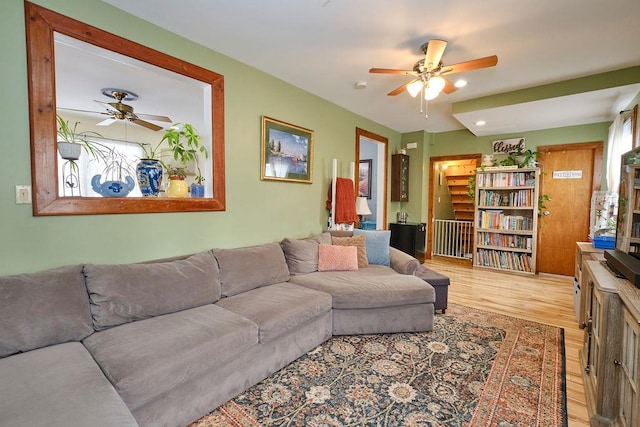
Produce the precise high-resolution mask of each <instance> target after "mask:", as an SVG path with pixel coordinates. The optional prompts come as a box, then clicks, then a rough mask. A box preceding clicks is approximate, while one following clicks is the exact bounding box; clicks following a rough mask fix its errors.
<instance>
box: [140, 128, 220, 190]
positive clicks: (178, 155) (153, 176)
mask: <svg viewBox="0 0 640 427" xmlns="http://www.w3.org/2000/svg"><path fill="white" fill-rule="evenodd" d="M165 142H166V143H167V145H168V146H169V149H170V150H171V151H172V157H173V159H174V160H177V161H178V163H179V164H180V165H182V166H186V164H187V162H189V161H192V160H193V161H195V162H196V167H197V168H198V176H200V177H201V178H202V176H201V175H200V166H199V165H198V154H203V155H204V156H205V158H207V157H208V156H209V153H208V152H207V148H206V147H205V146H203V145H200V136H199V135H198V134H197V132H196V130H195V128H194V127H193V125H191V124H189V123H185V124H181V123H175V124H173V125H172V126H171V127H170V128H168V129H166V130H165V132H164V134H163V136H162V139H161V140H160V141H159V142H158V143H157V144H156V145H155V146H152V145H150V144H140V147H141V148H142V151H143V156H144V157H143V158H142V159H140V163H138V168H137V169H138V183H139V184H140V189H141V190H142V194H143V195H145V196H148V195H153V196H156V195H157V194H158V191H159V189H160V187H161V183H162V168H164V169H167V164H166V163H165V162H164V161H163V160H162V159H160V158H159V157H160V156H159V154H160V153H159V149H160V147H161V145H162V144H163V143H165ZM158 175H159V178H158ZM202 180H204V178H202ZM200 183H202V181H200Z"/></svg>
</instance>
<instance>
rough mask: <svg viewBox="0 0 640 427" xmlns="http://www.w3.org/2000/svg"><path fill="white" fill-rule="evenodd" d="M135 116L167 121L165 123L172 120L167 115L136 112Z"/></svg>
mask: <svg viewBox="0 0 640 427" xmlns="http://www.w3.org/2000/svg"><path fill="white" fill-rule="evenodd" d="M136 116H138V118H139V119H146V120H155V121H157V122H167V123H171V122H172V120H171V119H170V118H169V117H167V116H156V115H154V114H138V113H136Z"/></svg>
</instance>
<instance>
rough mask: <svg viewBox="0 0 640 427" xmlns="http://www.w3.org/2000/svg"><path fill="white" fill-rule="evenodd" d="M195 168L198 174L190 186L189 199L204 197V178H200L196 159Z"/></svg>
mask: <svg viewBox="0 0 640 427" xmlns="http://www.w3.org/2000/svg"><path fill="white" fill-rule="evenodd" d="M196 168H197V169H198V173H197V175H196V177H195V178H194V180H195V182H194V183H193V184H191V197H204V184H202V183H203V182H204V176H202V172H201V171H200V165H199V164H198V160H197V159H196Z"/></svg>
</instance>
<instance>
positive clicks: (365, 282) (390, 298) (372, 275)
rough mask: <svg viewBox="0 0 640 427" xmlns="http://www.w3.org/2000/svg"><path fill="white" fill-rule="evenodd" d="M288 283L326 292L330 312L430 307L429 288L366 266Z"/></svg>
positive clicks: (411, 278)
mask: <svg viewBox="0 0 640 427" xmlns="http://www.w3.org/2000/svg"><path fill="white" fill-rule="evenodd" d="M291 282H292V283H296V284H299V285H301V286H305V287H308V288H311V289H316V290H318V291H322V292H326V293H328V294H331V296H332V297H333V308H334V309H351V308H377V307H392V306H399V305H411V304H423V303H433V302H434V301H435V291H434V289H433V287H432V286H431V285H429V284H428V283H427V282H425V281H424V280H421V279H419V278H417V277H415V276H407V275H404V274H398V273H396V272H395V271H394V270H392V269H391V268H389V267H384V266H381V265H370V266H369V267H366V268H361V269H359V270H358V271H328V272H316V273H310V274H305V275H304V276H295V277H292V278H291Z"/></svg>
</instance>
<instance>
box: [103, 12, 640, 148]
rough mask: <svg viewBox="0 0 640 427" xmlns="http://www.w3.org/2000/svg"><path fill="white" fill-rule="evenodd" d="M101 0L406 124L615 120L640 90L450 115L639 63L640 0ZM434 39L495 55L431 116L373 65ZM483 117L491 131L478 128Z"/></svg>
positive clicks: (439, 127)
mask: <svg viewBox="0 0 640 427" xmlns="http://www.w3.org/2000/svg"><path fill="white" fill-rule="evenodd" d="M103 1H105V2H106V3H109V4H111V5H114V6H116V7H118V8H121V9H123V10H125V11H127V12H129V13H132V14H133V15H136V16H138V17H140V18H142V19H145V20H147V21H150V22H152V23H155V24H157V25H159V26H162V27H164V28H167V29H169V30H170V31H174V32H176V33H178V34H180V35H182V36H184V37H186V38H188V39H191V40H194V41H196V42H198V43H200V44H202V45H205V46H208V47H210V48H211V49H213V50H215V51H217V52H220V53H222V54H225V55H228V56H230V57H232V58H235V59H237V60H239V61H241V62H243V63H246V64H248V65H250V66H253V67H255V68H257V69H259V70H262V71H264V72H266V73H268V74H271V75H273V76H275V77H278V78H280V79H282V80H284V81H287V82H289V83H291V84H292V85H294V86H297V87H299V88H302V89H304V90H306V91H308V92H311V93H313V94H316V95H318V96H320V97H322V98H324V99H327V100H329V101H331V102H333V103H335V104H337V105H339V106H341V107H344V108H346V109H348V110H350V111H353V112H355V113H357V114H360V115H362V116H364V117H366V118H368V119H371V120H373V121H375V122H378V123H381V124H383V125H386V126H388V127H390V128H392V129H394V130H396V131H399V132H409V131H416V130H426V131H429V132H444V131H450V130H456V129H464V128H465V127H467V128H469V129H470V130H471V131H472V132H474V133H475V134H476V135H483V134H484V135H486V134H491V135H493V134H503V133H511V132H523V131H527V130H535V129H546V128H553V127H559V126H569V125H579V124H587V123H596V122H603V121H610V120H612V119H613V116H614V115H615V114H616V113H617V112H618V111H619V110H620V109H621V108H624V107H625V106H626V105H627V104H628V103H629V102H631V99H632V98H633V96H635V95H636V94H637V93H638V91H639V90H640V89H639V88H640V86H639V85H637V84H636V85H630V86H626V87H617V88H613V89H608V90H599V91H594V92H589V93H585V94H578V95H572V96H564V97H555V98H549V99H546V100H542V101H536V102H531V103H523V104H517V105H512V106H505V107H500V108H495V109H490V110H481V111H473V112H469V113H464V114H457V115H456V117H453V116H452V114H451V105H452V103H454V102H459V101H465V100H470V99H474V98H478V97H483V96H488V95H495V94H500V93H504V92H510V91H514V90H519V89H523V88H529V87H534V86H540V85H545V84H549V83H555V82H560V81H564V80H569V79H574V78H579V77H584V76H588V75H593V74H599V73H603V72H607V71H612V70H618V69H622V68H627V67H631V66H636V65H640V1H639V0H609V1H603V0H561V1H540V0H536V1H533V0H517V1H505V0H484V1H469V0H449V1H447V2H435V1H426V0H401V1H395V2H391V1H386V0H278V1H264V0H214V1H202V0H181V1H180V3H179V5H178V4H177V3H176V2H175V1H172V0H136V1H135V2H132V1H130V0H103ZM432 38H439V39H444V40H446V41H448V46H447V48H446V50H445V53H444V55H443V58H442V60H443V62H444V63H445V65H447V64H454V63H458V62H463V61H467V60H471V59H475V58H479V57H484V56H488V55H493V54H495V55H497V56H498V65H497V66H496V67H492V68H486V69H480V70H473V71H469V72H465V73H459V74H455V75H451V77H450V78H451V80H454V78H458V77H460V78H464V79H466V80H467V81H468V85H467V86H466V87H464V88H462V89H460V90H458V91H457V92H454V93H453V94H451V95H446V94H444V93H442V94H441V95H440V96H439V97H438V98H436V100H434V101H431V102H429V118H428V119H425V117H424V115H421V114H420V105H419V104H420V102H419V100H418V99H417V98H411V97H410V96H409V95H408V94H407V93H406V92H403V93H402V94H400V95H398V96H395V97H389V96H387V95H386V94H387V93H388V92H390V91H391V90H393V89H394V88H396V87H398V86H400V85H401V84H403V83H405V82H407V81H408V80H410V77H409V76H402V75H383V74H376V75H373V74H369V72H368V70H369V68H371V67H380V68H399V69H411V68H412V67H413V64H414V63H415V62H416V61H417V60H418V59H420V58H421V56H422V54H421V53H420V50H419V49H420V46H421V45H422V44H423V43H424V42H426V41H428V40H430V39H432ZM213 71H215V70H213ZM356 82H366V83H367V87H366V88H365V89H356V88H355V83H356ZM156 113H161V112H156ZM480 118H482V119H484V120H486V121H487V125H486V127H485V128H484V129H476V128H474V125H473V123H474V122H475V121H476V120H478V119H480Z"/></svg>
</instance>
